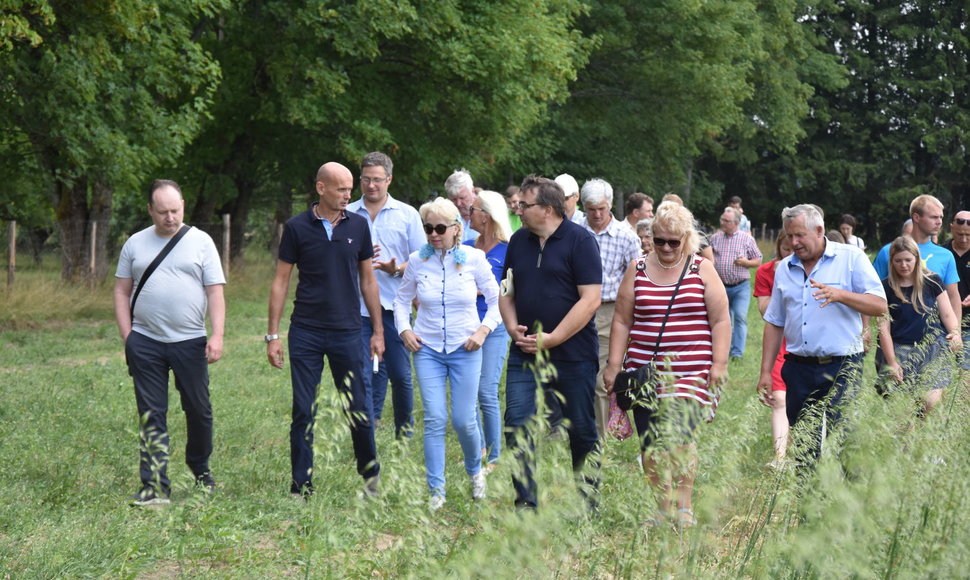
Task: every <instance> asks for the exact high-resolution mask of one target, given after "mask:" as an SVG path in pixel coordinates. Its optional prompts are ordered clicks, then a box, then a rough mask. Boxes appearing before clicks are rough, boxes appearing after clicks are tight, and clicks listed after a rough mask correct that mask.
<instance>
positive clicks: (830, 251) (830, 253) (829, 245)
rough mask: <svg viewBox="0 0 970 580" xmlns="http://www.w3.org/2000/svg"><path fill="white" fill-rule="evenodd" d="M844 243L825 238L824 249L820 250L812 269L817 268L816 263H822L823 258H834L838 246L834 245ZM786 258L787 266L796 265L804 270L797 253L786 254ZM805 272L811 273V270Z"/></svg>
mask: <svg viewBox="0 0 970 580" xmlns="http://www.w3.org/2000/svg"><path fill="white" fill-rule="evenodd" d="M844 245H845V244H839V243H838V242H832V241H829V240H825V249H823V250H822V255H821V256H819V258H818V261H817V262H815V268H814V269H815V270H817V269H818V265H819V264H821V263H822V260H824V259H826V258H828V259H831V258H834V257H835V254H836V253H837V252H838V248H836V246H844ZM846 247H848V246H846ZM787 259H788V267H789V268H792V267H795V266H797V267H799V268H801V269H802V270H805V266H804V265H803V264H802V261H801V259H799V257H798V255H797V254H792V255H790V256H788V258H787ZM805 274H811V272H805Z"/></svg>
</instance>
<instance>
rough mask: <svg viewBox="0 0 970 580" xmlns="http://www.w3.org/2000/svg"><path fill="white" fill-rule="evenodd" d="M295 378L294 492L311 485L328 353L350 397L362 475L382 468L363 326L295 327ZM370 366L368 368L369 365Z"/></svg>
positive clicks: (291, 335)
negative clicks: (366, 385) (367, 385)
mask: <svg viewBox="0 0 970 580" xmlns="http://www.w3.org/2000/svg"><path fill="white" fill-rule="evenodd" d="M289 343H290V344H289V351H290V376H291V377H292V381H293V422H292V423H291V424H290V463H291V465H292V471H293V482H292V484H291V486H290V491H292V492H294V493H299V492H302V491H305V490H306V489H312V488H313V483H312V479H311V473H312V469H313V422H314V418H315V415H316V399H317V388H318V387H319V386H320V377H321V376H322V374H323V357H324V356H326V357H327V359H329V361H330V375H331V376H332V377H333V384H334V385H335V386H336V387H337V389H338V390H339V391H340V392H341V394H343V395H345V396H346V397H347V398H348V399H349V403H348V407H347V409H346V412H347V421H348V424H349V426H350V438H351V440H352V441H353V445H354V457H356V459H357V473H359V474H360V475H362V476H363V477H364V479H369V478H371V477H374V476H376V475H377V474H378V473H379V472H380V464H379V463H378V462H377V444H376V443H375V442H374V425H373V424H372V423H371V421H370V418H369V417H368V415H367V397H366V396H365V394H366V392H365V391H364V381H363V379H362V378H361V375H362V374H363V371H364V361H363V352H362V351H361V350H360V331H359V330H320V329H312V330H311V329H308V328H302V327H299V326H295V325H293V324H291V325H290V333H289ZM367 370H368V371H369V370H370V369H369V368H368V369H367Z"/></svg>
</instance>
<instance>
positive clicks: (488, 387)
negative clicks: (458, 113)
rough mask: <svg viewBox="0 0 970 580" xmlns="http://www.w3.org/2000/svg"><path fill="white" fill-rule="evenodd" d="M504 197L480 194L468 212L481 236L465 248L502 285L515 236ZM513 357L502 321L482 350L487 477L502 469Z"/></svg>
mask: <svg viewBox="0 0 970 580" xmlns="http://www.w3.org/2000/svg"><path fill="white" fill-rule="evenodd" d="M506 208H507V205H506V203H505V199H504V198H503V197H502V194H500V193H497V192H495V191H488V190H484V191H480V192H479V193H478V197H477V198H475V201H474V202H472V205H471V208H470V209H469V210H468V211H469V214H468V222H469V224H470V225H471V228H472V229H473V230H475V231H476V232H478V237H477V238H476V239H475V240H474V241H470V240H469V241H466V242H465V244H466V245H468V246H473V247H475V248H478V249H479V250H481V251H483V252H485V259H486V260H488V265H489V266H490V267H491V268H492V274H493V275H494V276H495V281H496V283H498V282H500V281H501V278H502V268H503V266H504V265H505V252H506V250H507V249H508V247H509V237H510V236H511V235H512V231H511V227H510V225H509V213H508V210H507V209H506ZM487 310H488V309H487V306H486V304H485V297H484V296H479V297H478V316H479V317H480V318H481V319H483V320H484V318H485V314H486V312H487ZM508 356H509V333H508V332H507V331H506V330H505V325H504V324H502V322H501V320H499V324H498V326H496V327H495V330H493V331H492V332H491V334H489V335H488V338H486V339H485V344H484V345H483V346H482V376H481V380H480V381H479V382H478V406H479V409H480V410H481V416H480V417H478V416H476V417H477V418H478V434H479V437H480V438H481V440H482V459H484V460H485V473H489V472H491V471H492V470H493V469H495V467H496V466H497V465H498V460H499V455H501V451H502V413H501V410H500V409H499V402H498V384H499V381H500V380H501V378H502V369H503V368H504V367H505V359H507V358H508Z"/></svg>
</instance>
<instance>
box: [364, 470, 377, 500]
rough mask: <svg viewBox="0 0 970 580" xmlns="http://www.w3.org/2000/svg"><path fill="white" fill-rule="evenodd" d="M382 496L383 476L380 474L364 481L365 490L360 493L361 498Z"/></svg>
mask: <svg viewBox="0 0 970 580" xmlns="http://www.w3.org/2000/svg"><path fill="white" fill-rule="evenodd" d="M380 495H381V476H380V474H378V475H375V476H374V477H371V478H370V479H365V480H364V489H363V490H362V491H361V492H360V497H362V498H364V499H369V498H375V497H378V496H380Z"/></svg>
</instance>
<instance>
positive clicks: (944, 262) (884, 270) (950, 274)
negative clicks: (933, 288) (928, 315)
mask: <svg viewBox="0 0 970 580" xmlns="http://www.w3.org/2000/svg"><path fill="white" fill-rule="evenodd" d="M889 246H890V244H886V245H885V246H883V247H882V249H881V250H879V253H878V254H876V259H875V261H874V262H873V263H872V265H873V266H874V267H875V268H876V274H878V275H879V279H880V280H881V279H883V278H888V277H889ZM917 247H918V248H919V258H920V260H921V261H922V262H923V265H924V266H926V269H927V270H929V271H930V272H936V273H937V274H938V275H939V276H940V278H941V279H942V280H943V285H944V286H949V285H950V284H959V283H960V274H958V273H957V262H956V260H955V259H954V258H953V252H951V251H950V250H948V249H946V248H944V247H943V246H938V245H936V244H934V243H933V242H926V243H925V244H919V245H918V246H917Z"/></svg>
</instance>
